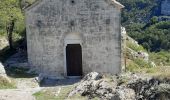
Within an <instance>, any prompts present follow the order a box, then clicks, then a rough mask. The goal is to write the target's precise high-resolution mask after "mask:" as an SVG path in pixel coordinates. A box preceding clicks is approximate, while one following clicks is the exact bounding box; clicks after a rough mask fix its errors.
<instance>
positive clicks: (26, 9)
mask: <svg viewBox="0 0 170 100" xmlns="http://www.w3.org/2000/svg"><path fill="white" fill-rule="evenodd" d="M42 1H43V0H37V1H35V2H34V3H33V4H31V5H30V6H28V7H26V8H25V9H24V11H29V10H30V9H31V8H33V7H35V6H36V5H38V4H39V3H41V2H42ZM111 1H112V3H113V4H115V5H116V6H117V7H118V8H119V9H122V8H124V7H125V6H124V5H122V4H121V3H119V2H118V1H116V0H111Z"/></svg>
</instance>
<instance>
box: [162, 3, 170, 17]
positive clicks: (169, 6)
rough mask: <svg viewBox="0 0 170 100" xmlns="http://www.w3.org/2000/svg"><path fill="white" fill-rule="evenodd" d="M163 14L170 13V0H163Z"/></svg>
mask: <svg viewBox="0 0 170 100" xmlns="http://www.w3.org/2000/svg"><path fill="white" fill-rule="evenodd" d="M161 14H163V15H170V0H163V1H162V4H161Z"/></svg>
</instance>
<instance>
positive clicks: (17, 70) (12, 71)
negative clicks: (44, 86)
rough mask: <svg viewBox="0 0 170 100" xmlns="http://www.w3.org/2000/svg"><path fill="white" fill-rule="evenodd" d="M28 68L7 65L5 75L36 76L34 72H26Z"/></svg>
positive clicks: (15, 76)
mask: <svg viewBox="0 0 170 100" xmlns="http://www.w3.org/2000/svg"><path fill="white" fill-rule="evenodd" d="M28 71H29V68H22V67H9V68H6V73H7V75H9V76H11V77H14V78H32V77H35V76H37V74H36V73H27V72H28Z"/></svg>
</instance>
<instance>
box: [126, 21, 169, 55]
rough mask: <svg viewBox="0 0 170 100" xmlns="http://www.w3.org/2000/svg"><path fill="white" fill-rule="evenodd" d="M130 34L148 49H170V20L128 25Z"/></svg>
mask: <svg viewBox="0 0 170 100" xmlns="http://www.w3.org/2000/svg"><path fill="white" fill-rule="evenodd" d="M127 31H128V34H129V35H130V36H131V37H132V38H134V39H135V40H137V41H138V42H139V44H142V45H143V46H144V47H145V48H146V49H147V50H148V51H156V52H158V51H161V50H167V51H168V50H170V34H169V32H170V21H161V22H158V23H155V24H152V25H149V26H146V25H145V26H143V24H136V23H134V24H130V25H127Z"/></svg>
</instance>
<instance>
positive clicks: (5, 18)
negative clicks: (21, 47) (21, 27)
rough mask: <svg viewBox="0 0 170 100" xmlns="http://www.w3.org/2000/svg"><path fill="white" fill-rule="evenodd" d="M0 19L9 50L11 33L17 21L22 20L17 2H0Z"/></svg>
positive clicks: (11, 0)
mask: <svg viewBox="0 0 170 100" xmlns="http://www.w3.org/2000/svg"><path fill="white" fill-rule="evenodd" d="M0 18H1V21H2V23H3V25H4V26H3V28H4V30H6V33H7V37H8V42H9V46H10V49H14V47H13V31H14V28H15V25H16V22H17V21H20V20H23V19H24V17H23V15H22V12H21V9H20V7H19V0H0Z"/></svg>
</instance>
